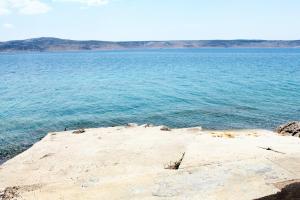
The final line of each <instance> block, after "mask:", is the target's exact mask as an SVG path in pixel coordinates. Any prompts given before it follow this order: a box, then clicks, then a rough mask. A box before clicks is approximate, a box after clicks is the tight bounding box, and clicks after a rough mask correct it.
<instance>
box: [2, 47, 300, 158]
mask: <svg viewBox="0 0 300 200" xmlns="http://www.w3.org/2000/svg"><path fill="white" fill-rule="evenodd" d="M292 120H300V49H240V48H239V49H230V48H220V49H219V48H211V49H169V50H167V49H157V50H124V51H81V52H41V53H40V52H39V53H36V52H31V53H2V54H0V160H5V159H7V158H10V157H12V156H14V155H16V154H17V153H20V152H22V151H24V150H26V149H27V148H28V147H30V146H31V145H32V144H34V143H35V142H37V141H38V140H40V139H41V138H43V137H44V136H45V135H46V134H47V133H48V132H52V131H63V130H64V129H65V128H67V129H68V130H70V129H77V128H92V127H108V126H118V125H125V124H127V123H138V124H145V123H151V124H154V125H167V126H169V127H173V128H182V127H194V126H201V127H203V128H204V129H256V128H257V129H269V130H273V129H274V128H276V127H277V126H278V125H280V124H282V123H285V122H288V121H292Z"/></svg>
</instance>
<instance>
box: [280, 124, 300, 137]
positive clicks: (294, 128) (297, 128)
mask: <svg viewBox="0 0 300 200" xmlns="http://www.w3.org/2000/svg"><path fill="white" fill-rule="evenodd" d="M276 132H277V133H279V134H281V135H291V136H295V137H300V121H294V122H288V123H286V124H283V125H281V126H279V127H278V128H277V129H276Z"/></svg>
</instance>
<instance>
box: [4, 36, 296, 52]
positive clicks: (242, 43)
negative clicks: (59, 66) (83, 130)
mask: <svg viewBox="0 0 300 200" xmlns="http://www.w3.org/2000/svg"><path fill="white" fill-rule="evenodd" d="M172 48H174V49H176V48H300V40H177V41H175V40H174V41H132V42H109V41H96V40H88V41H78V40H66V39H59V38H47V37H43V38H34V39H27V40H14V41H7V42H0V52H15V51H40V52H43V51H82V50H122V49H172Z"/></svg>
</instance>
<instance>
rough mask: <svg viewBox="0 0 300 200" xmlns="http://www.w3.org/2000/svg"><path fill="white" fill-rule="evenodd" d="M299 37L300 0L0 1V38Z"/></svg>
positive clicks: (2, 39) (163, 38)
mask: <svg viewBox="0 0 300 200" xmlns="http://www.w3.org/2000/svg"><path fill="white" fill-rule="evenodd" d="M36 37H58V38H65V39H76V40H105V41H141V40H202V39H203V40H208V39H270V40H271V39H282V40H295V39H300V0H0V41H8V40H17V39H27V38H36Z"/></svg>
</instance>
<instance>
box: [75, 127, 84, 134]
mask: <svg viewBox="0 0 300 200" xmlns="http://www.w3.org/2000/svg"><path fill="white" fill-rule="evenodd" d="M84 132H85V130H84V129H83V128H81V129H78V130H76V131H73V134H81V133H84Z"/></svg>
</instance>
